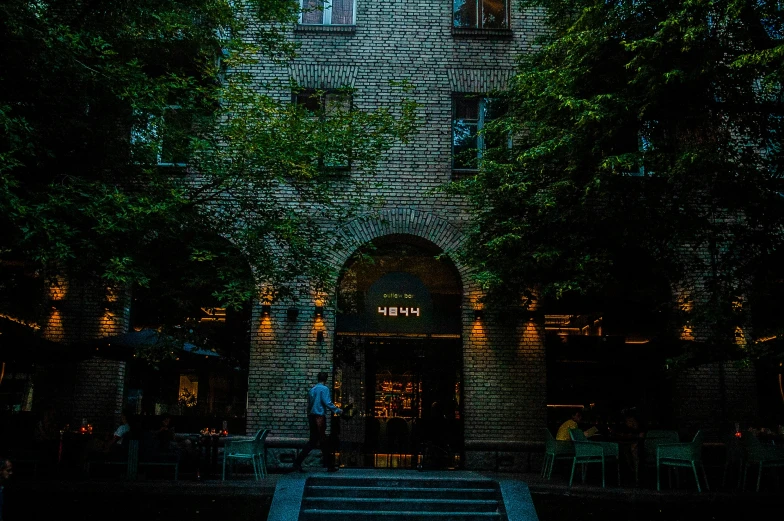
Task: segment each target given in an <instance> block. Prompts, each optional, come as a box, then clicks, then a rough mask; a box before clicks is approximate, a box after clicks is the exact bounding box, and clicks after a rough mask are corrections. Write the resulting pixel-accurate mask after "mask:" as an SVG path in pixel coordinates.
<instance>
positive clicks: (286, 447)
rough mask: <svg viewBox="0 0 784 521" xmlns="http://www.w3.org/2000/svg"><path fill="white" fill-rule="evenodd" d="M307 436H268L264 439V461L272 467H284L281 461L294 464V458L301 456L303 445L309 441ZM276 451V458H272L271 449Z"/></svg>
mask: <svg viewBox="0 0 784 521" xmlns="http://www.w3.org/2000/svg"><path fill="white" fill-rule="evenodd" d="M307 441H308V439H307V438H286V437H281V436H275V437H272V436H268V437H267V439H266V440H265V441H264V461H266V462H267V465H268V466H269V467H271V468H282V466H281V465H280V464H281V463H285V464H287V465H288V464H291V465H293V464H294V460H295V459H296V458H297V456H299V453H300V451H301V450H302V447H304V446H305V443H307ZM270 449H272V450H273V451H274V453H275V456H276V457H275V458H273V459H272V460H270V458H269V454H268V453H269V450H270Z"/></svg>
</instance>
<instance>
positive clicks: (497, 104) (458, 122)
mask: <svg viewBox="0 0 784 521" xmlns="http://www.w3.org/2000/svg"><path fill="white" fill-rule="evenodd" d="M503 112H504V105H503V103H502V102H501V100H499V99H497V98H490V97H487V96H484V95H481V94H462V93H460V94H454V95H453V96H452V169H453V170H476V169H477V168H479V161H480V160H481V159H482V155H483V152H484V151H485V150H486V149H488V148H491V147H498V146H508V141H509V136H507V135H505V134H502V133H499V132H498V131H492V130H491V129H489V128H488V126H489V124H490V122H491V121H493V120H494V119H496V118H497V117H499V116H500V115H501V114H502V113H503Z"/></svg>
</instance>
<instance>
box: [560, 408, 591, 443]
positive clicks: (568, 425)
mask: <svg viewBox="0 0 784 521" xmlns="http://www.w3.org/2000/svg"><path fill="white" fill-rule="evenodd" d="M582 419H583V413H582V412H581V411H574V413H573V414H572V417H571V418H569V419H568V420H566V421H565V422H563V423H562V424H561V426H560V427H558V432H557V433H556V435H555V439H556V440H559V441H571V440H572V437H571V436H569V431H570V430H571V429H578V428H579V427H580V425H579V424H580V422H581V421H582ZM594 432H595V430H594ZM591 434H593V433H591ZM591 434H589V433H588V432H587V431H586V433H585V435H586V436H590V435H591Z"/></svg>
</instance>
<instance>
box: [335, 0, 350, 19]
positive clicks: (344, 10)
mask: <svg viewBox="0 0 784 521" xmlns="http://www.w3.org/2000/svg"><path fill="white" fill-rule="evenodd" d="M353 23H354V0H332V25H351V24H353Z"/></svg>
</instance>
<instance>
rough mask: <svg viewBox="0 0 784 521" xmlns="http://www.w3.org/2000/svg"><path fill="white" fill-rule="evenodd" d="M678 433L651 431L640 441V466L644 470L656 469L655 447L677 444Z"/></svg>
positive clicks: (659, 430) (678, 439)
mask: <svg viewBox="0 0 784 521" xmlns="http://www.w3.org/2000/svg"><path fill="white" fill-rule="evenodd" d="M680 441H681V440H680V438H679V437H678V431H674V430H668V429H651V430H649V431H648V432H646V433H645V437H644V438H643V440H642V464H643V467H644V468H646V469H650V470H653V469H655V468H656V447H658V446H659V445H661V444H663V443H668V444H669V443H679V442H680Z"/></svg>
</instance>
